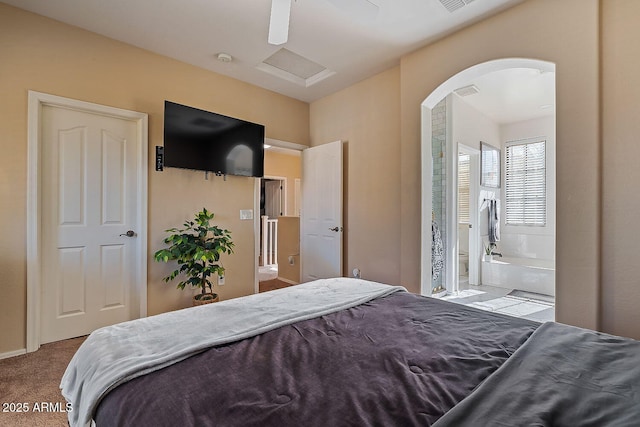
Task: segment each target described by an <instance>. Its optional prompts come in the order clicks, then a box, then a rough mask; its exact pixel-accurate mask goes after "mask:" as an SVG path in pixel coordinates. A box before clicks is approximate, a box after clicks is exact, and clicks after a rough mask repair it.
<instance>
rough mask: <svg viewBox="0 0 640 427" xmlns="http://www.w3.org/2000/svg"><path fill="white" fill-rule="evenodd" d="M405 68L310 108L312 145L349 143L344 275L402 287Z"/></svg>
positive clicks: (346, 164)
mask: <svg viewBox="0 0 640 427" xmlns="http://www.w3.org/2000/svg"><path fill="white" fill-rule="evenodd" d="M399 78H400V69H399V68H398V67H395V68H393V69H391V70H388V71H385V72H383V73H381V74H378V75H377V76H375V77H372V78H370V79H367V80H364V81H362V82H360V83H357V84H355V85H353V86H351V87H349V88H348V89H345V90H343V91H340V92H338V93H336V94H334V95H331V96H328V97H326V98H323V99H321V100H319V101H316V102H313V103H312V104H311V145H312V146H315V145H320V144H325V143H328V142H332V141H337V140H345V141H346V149H345V153H346V156H345V173H344V176H345V192H344V194H345V196H344V200H345V215H344V242H345V248H344V250H345V259H344V273H345V275H347V276H351V275H352V273H351V272H352V270H353V269H354V268H356V267H357V268H359V269H360V270H361V272H362V278H364V279H369V280H376V281H380V282H385V283H392V284H397V283H400V246H399V245H400V240H399V233H400V223H401V221H402V219H401V216H400V195H399V192H398V190H399V188H400V185H401V183H400V151H399V148H400V128H399V125H400V98H399V95H400V80H399Z"/></svg>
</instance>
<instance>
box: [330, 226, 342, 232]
mask: <svg viewBox="0 0 640 427" xmlns="http://www.w3.org/2000/svg"><path fill="white" fill-rule="evenodd" d="M329 231H335V232H336V233H337V232H338V231H342V227H333V228H330V229H329Z"/></svg>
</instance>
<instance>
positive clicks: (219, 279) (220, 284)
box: [218, 275, 224, 286]
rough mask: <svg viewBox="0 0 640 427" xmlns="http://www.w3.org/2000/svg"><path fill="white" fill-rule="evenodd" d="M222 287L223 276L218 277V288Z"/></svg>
mask: <svg viewBox="0 0 640 427" xmlns="http://www.w3.org/2000/svg"><path fill="white" fill-rule="evenodd" d="M223 285H224V275H222V276H218V286H223Z"/></svg>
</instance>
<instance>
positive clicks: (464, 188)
mask: <svg viewBox="0 0 640 427" xmlns="http://www.w3.org/2000/svg"><path fill="white" fill-rule="evenodd" d="M470 158H471V156H469V155H468V154H464V153H459V154H458V222H459V223H466V224H468V223H469V222H470V221H469V216H470V215H469V183H470V181H471V172H470V170H469V166H470Z"/></svg>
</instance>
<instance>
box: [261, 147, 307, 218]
mask: <svg viewBox="0 0 640 427" xmlns="http://www.w3.org/2000/svg"><path fill="white" fill-rule="evenodd" d="M264 175H265V176H278V177H284V178H286V179H287V215H288V216H295V215H296V213H295V212H294V211H295V190H296V187H295V179H296V178H298V179H301V178H302V157H301V156H300V153H298V154H297V155H295V154H286V153H281V152H275V151H271V150H268V149H267V150H265V152H264Z"/></svg>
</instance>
